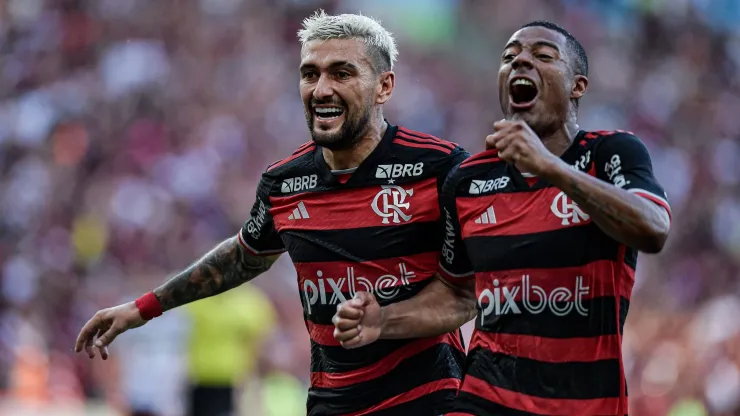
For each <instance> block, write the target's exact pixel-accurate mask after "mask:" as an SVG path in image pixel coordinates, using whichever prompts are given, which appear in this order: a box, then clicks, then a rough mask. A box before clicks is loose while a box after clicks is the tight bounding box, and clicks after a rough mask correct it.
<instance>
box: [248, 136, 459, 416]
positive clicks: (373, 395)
mask: <svg viewBox="0 0 740 416" xmlns="http://www.w3.org/2000/svg"><path fill="white" fill-rule="evenodd" d="M468 156H469V154H467V153H466V152H465V151H464V150H463V149H462V148H460V147H459V146H457V145H456V144H454V143H451V142H448V141H444V140H441V139H438V138H435V137H433V136H429V135H426V134H422V133H418V132H414V131H411V130H409V129H406V128H403V127H396V126H390V125H389V127H388V129H387V131H386V133H385V135H384V136H383V138H382V140H381V141H380V143H379V144H378V145H377V147H376V148H375V149H374V150H373V152H372V153H371V154H370V155H369V156H368V157H367V158H366V159H365V160H364V161H363V162H362V164H360V166H358V167H357V169H356V170H355V171H354V172H352V173H351V175H349V176H348V174H347V173H346V172H343V173H341V174H337V172H331V170H330V169H329V167H328V166H327V164H326V162H325V160H324V157H323V154H322V150H321V148H320V147H317V146H316V145H315V144H313V143H306V144H305V145H303V146H301V147H300V148H299V149H298V150H297V151H296V152H295V153H294V154H293V155H292V156H290V157H289V158H287V159H284V160H282V161H280V162H277V163H274V164H272V165H271V166H270V167H268V169H267V171H266V172H265V173H264V174H263V175H262V179H261V181H260V184H259V187H258V191H257V200H256V202H255V204H254V207H253V209H252V212H251V218H250V219H249V220H248V221H247V222H246V223H245V224H244V226H243V227H242V229H241V231H240V233H239V241H240V242H241V243H242V245H243V246H244V248H246V249H247V250H248V251H249V252H251V253H254V254H258V255H270V254H276V253H282V252H285V251H287V252H288V254H289V255H290V258H291V260H292V261H293V264H294V265H295V269H296V271H297V275H298V288H299V293H300V298H301V302H302V304H303V310H304V319H305V323H306V328H307V329H308V333H309V335H310V338H311V386H310V389H309V394H308V404H307V405H308V414H309V415H370V414H383V415H391V414H392V415H396V414H398V415H407V414H409V415H410V414H414V415H416V414H419V415H422V414H424V415H426V414H440V413H442V412H443V411H444V409H445V406H447V407H449V405H450V404H451V403H452V401H453V400H454V397H455V395H456V393H457V390H458V388H459V386H460V383H461V380H462V376H463V363H464V349H463V346H462V337H461V334H460V332H459V331H457V332H455V333H449V334H445V335H443V336H439V337H433V338H422V339H410V340H381V341H378V342H376V343H373V344H371V345H368V346H366V347H362V348H358V349H354V350H346V349H344V348H342V347H341V346H340V345H339V343H338V342H337V341H335V340H334V338H333V331H334V325H333V324H332V322H331V319H332V317H333V315H334V313H335V312H336V308H337V304H339V303H341V302H343V301H345V300H349V299H351V298H352V297H353V296H354V294H355V293H356V292H357V291H368V292H371V293H373V294H374V295H375V297H376V299H378V301H379V303H380V304H381V305H387V304H390V303H393V302H398V301H401V300H405V299H408V298H410V297H412V296H414V295H416V294H417V293H418V292H419V291H420V290H421V289H422V288H423V287H425V286H426V285H427V284H428V283H429V282H430V279H431V278H432V277H433V276H434V275H435V273H436V272H437V269H438V264H439V258H440V247H441V246H442V238H441V233H440V231H441V229H442V221H441V219H440V206H439V192H440V190H441V188H442V184H443V182H444V179H445V178H446V177H447V175H448V173H449V172H450V170H451V169H452V168H453V167H454V166H456V165H458V164H459V163H460V162H462V160H464V159H465V158H466V157H468ZM347 176H348V177H347ZM433 411H437V412H436V413H433Z"/></svg>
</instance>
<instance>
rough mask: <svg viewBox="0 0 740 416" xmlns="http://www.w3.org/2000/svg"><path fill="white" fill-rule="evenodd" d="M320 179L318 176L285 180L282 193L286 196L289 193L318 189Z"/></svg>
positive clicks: (281, 187) (281, 189) (281, 188)
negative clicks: (317, 184)
mask: <svg viewBox="0 0 740 416" xmlns="http://www.w3.org/2000/svg"><path fill="white" fill-rule="evenodd" d="M318 179H319V177H318V176H317V175H309V176H297V177H295V178H290V179H285V180H284V181H283V183H282V185H281V186H280V191H281V192H282V193H284V194H287V193H289V192H299V191H305V190H308V189H313V188H315V187H316V183H317V181H318Z"/></svg>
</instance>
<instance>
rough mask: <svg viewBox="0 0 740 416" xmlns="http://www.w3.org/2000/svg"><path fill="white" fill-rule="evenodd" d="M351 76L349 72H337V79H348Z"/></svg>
mask: <svg viewBox="0 0 740 416" xmlns="http://www.w3.org/2000/svg"><path fill="white" fill-rule="evenodd" d="M350 76H352V75H351V74H350V73H349V72H347V71H337V78H339V79H347V78H349V77H350Z"/></svg>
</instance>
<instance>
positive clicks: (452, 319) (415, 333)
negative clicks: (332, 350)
mask: <svg viewBox="0 0 740 416" xmlns="http://www.w3.org/2000/svg"><path fill="white" fill-rule="evenodd" d="M381 314H382V318H381V334H380V338H383V339H400V338H421V337H431V336H436V335H441V334H445V333H447V332H451V331H454V330H456V329H457V328H459V327H461V326H462V325H463V324H464V323H466V322H468V321H470V320H471V319H473V318H475V314H476V310H475V287H474V282H473V281H472V280H471V281H470V282H469V283H468V284H465V285H464V286H460V287H458V286H453V285H450V284H448V283H446V282H444V281H443V280H442V279H441V278H439V277H436V278H435V279H434V280H433V281H432V282H431V283H429V285H427V287H425V288H424V289H423V290H422V291H421V292H419V294H418V295H416V296H414V297H413V298H411V299H408V300H405V301H403V302H398V303H394V304H391V305H388V306H385V307H383V308H381Z"/></svg>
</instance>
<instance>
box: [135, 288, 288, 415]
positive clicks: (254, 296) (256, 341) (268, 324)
mask: <svg viewBox="0 0 740 416" xmlns="http://www.w3.org/2000/svg"><path fill="white" fill-rule="evenodd" d="M184 309H185V310H187V311H188V312H189V315H190V318H191V320H192V331H191V333H190V337H189V339H188V342H187V344H188V375H189V377H188V379H189V381H190V387H189V391H188V399H187V403H188V412H187V415H188V416H230V415H234V414H236V413H234V412H235V410H236V409H237V406H236V404H237V403H238V400H239V397H238V394H239V393H241V391H242V387H248V386H249V385H250V384H251V383H250V381H251V377H250V376H251V375H252V372H253V371H255V369H256V368H257V365H258V363H259V360H260V358H261V356H262V352H263V351H264V350H263V348H262V347H263V344H264V341H265V340H266V338H268V337H269V336H270V335H271V333H272V331H273V330H274V329H275V324H276V319H275V318H276V317H275V311H274V309H273V306H272V304H271V303H270V300H269V299H268V298H267V297H266V296H265V295H264V294H262V291H261V290H259V289H258V288H256V287H254V286H252V285H242V286H241V287H238V288H236V289H232V290H230V291H228V292H226V293H223V294H221V296H218V297H211V298H206V299H202V300H201V301H199V302H194V303H191V304H188V305H185V307H184ZM174 310H177V309H174ZM163 316H164V315H163ZM145 326H146V325H145ZM249 406H252V411H254V410H256V409H255V407H254V403H250V404H249ZM255 414H256V413H255Z"/></svg>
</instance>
